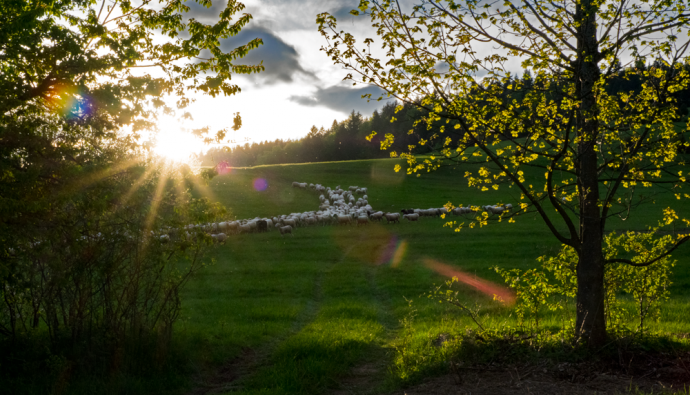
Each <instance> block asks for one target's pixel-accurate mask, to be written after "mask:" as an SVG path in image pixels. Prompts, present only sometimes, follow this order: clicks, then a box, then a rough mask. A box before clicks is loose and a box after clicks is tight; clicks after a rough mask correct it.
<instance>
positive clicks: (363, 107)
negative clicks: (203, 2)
mask: <svg viewBox="0 0 690 395" xmlns="http://www.w3.org/2000/svg"><path fill="white" fill-rule="evenodd" d="M225 1H226V0H220V1H214V4H213V6H212V7H211V8H209V9H207V8H203V7H201V6H198V5H196V4H193V3H192V2H191V1H189V2H187V4H188V5H190V6H191V7H192V9H191V11H190V14H189V16H190V17H194V18H196V19H198V20H200V21H202V22H206V23H211V21H212V18H214V17H217V15H218V13H219V12H220V11H221V10H222V9H223V7H224V6H225ZM358 3H359V1H358V0H345V1H327V0H326V1H324V0H321V1H309V0H307V1H305V0H281V1H278V0H248V1H244V4H245V5H246V9H245V11H244V12H246V13H249V14H251V15H252V16H253V20H252V21H251V22H250V23H249V24H248V25H246V26H245V27H244V28H243V29H242V31H241V32H240V34H238V35H237V36H235V37H231V38H230V39H227V40H224V41H223V42H222V43H221V47H222V48H223V49H226V50H230V49H232V48H235V47H237V46H239V45H243V44H245V43H247V42H248V41H250V40H252V39H254V38H256V37H259V38H261V39H262V40H263V46H261V47H259V48H257V49H255V50H252V51H251V52H250V53H249V54H248V55H247V56H246V57H245V58H243V59H242V60H240V61H238V62H236V63H238V64H257V63H259V62H261V61H263V64H264V66H265V71H264V72H262V73H259V74H253V75H251V76H247V75H236V76H234V77H233V80H232V82H234V83H236V84H237V85H239V86H240V88H241V89H242V92H241V93H238V94H236V95H234V96H229V97H223V96H217V97H215V98H211V97H206V96H197V97H196V102H195V103H194V104H192V105H191V106H190V107H189V108H188V109H187V111H189V112H190V113H191V114H192V117H193V120H191V121H185V123H184V124H180V122H179V121H177V120H174V119H170V118H168V119H166V118H163V119H161V120H160V124H159V127H160V129H161V132H163V134H159V137H158V140H159V142H160V144H161V145H164V144H166V143H165V140H168V145H174V144H173V142H172V141H171V140H175V141H181V140H184V141H186V142H187V143H186V144H185V146H186V147H187V149H189V148H190V147H194V149H195V150H202V149H203V146H202V145H201V144H199V143H195V142H194V141H192V140H191V139H189V138H188V137H184V136H181V135H180V134H179V133H178V130H179V129H180V127H184V128H200V127H203V126H209V127H210V129H211V131H215V130H218V129H222V128H228V129H229V127H230V126H232V116H233V114H234V113H236V112H239V113H240V115H241V117H242V125H243V126H242V128H241V129H240V130H239V131H237V132H233V131H232V130H230V129H229V130H230V133H229V135H228V139H229V140H230V145H232V142H235V143H244V142H260V141H265V140H275V139H283V140H287V139H297V138H300V137H303V136H305V135H306V134H307V133H308V132H309V130H310V129H311V127H312V126H316V127H318V128H320V127H322V126H323V127H324V128H326V129H328V128H329V127H330V126H331V124H332V123H333V121H334V120H338V121H342V120H344V119H346V118H347V117H348V115H349V114H350V112H352V110H355V111H357V112H360V113H361V114H362V115H363V116H365V117H369V116H371V114H372V113H373V112H374V110H376V109H378V108H381V107H382V106H383V105H384V104H385V102H377V101H375V100H372V101H371V102H367V100H366V99H362V98H361V96H362V95H363V94H365V93H371V94H372V96H373V97H378V95H379V94H381V93H382V91H381V90H380V89H378V88H375V87H371V86H361V85H357V86H352V82H345V81H343V78H344V77H345V75H346V74H347V72H346V71H345V70H343V69H342V68H341V67H340V66H335V65H333V62H332V61H331V60H330V59H329V57H328V56H327V55H326V54H325V52H323V51H320V48H321V47H322V46H323V45H325V44H326V40H325V39H324V38H323V37H322V36H321V35H320V34H319V32H318V30H317V25H316V15H317V14H318V13H321V12H330V13H331V14H333V15H335V16H336V17H337V19H338V21H339V24H340V26H339V27H342V28H344V29H346V30H348V31H350V32H352V33H354V34H355V35H356V36H357V37H359V38H360V39H363V38H364V36H365V35H366V36H367V37H373V36H374V34H373V32H372V31H371V26H370V21H369V19H368V18H366V17H355V16H352V15H350V14H349V11H350V10H352V9H354V8H357V5H358ZM178 146H179V144H178ZM180 149H181V148H180Z"/></svg>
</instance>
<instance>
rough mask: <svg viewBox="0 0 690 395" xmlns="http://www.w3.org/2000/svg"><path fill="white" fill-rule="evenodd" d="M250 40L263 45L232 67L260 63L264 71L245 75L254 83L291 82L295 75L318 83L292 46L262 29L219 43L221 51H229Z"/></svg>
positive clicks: (258, 27) (245, 32) (253, 28)
mask: <svg viewBox="0 0 690 395" xmlns="http://www.w3.org/2000/svg"><path fill="white" fill-rule="evenodd" d="M254 38H260V39H262V40H263V43H264V44H263V45H261V46H259V47H258V48H256V49H253V50H251V51H249V53H248V54H247V56H245V57H244V58H242V59H239V60H237V61H236V62H235V64H247V65H251V64H259V63H261V61H263V62H264V63H263V64H264V67H265V70H264V71H263V72H261V73H259V74H252V75H250V76H245V77H246V78H249V79H251V80H254V81H255V82H257V83H261V84H264V85H272V84H276V83H279V82H284V83H290V82H294V80H295V76H296V75H301V76H302V77H305V78H307V79H310V80H312V81H313V80H318V77H316V75H315V74H314V73H312V72H311V71H307V70H305V69H304V67H302V65H301V64H300V62H299V53H297V50H296V49H295V47H293V46H292V45H289V44H287V43H286V42H285V41H283V40H282V39H281V38H280V37H278V36H277V35H276V34H274V33H273V32H271V31H270V30H269V29H267V28H265V27H263V26H254V27H246V28H244V29H242V31H241V32H240V33H239V34H238V35H237V36H234V37H232V38H229V39H226V40H224V41H223V42H222V43H221V49H223V50H224V51H228V50H231V49H232V48H234V47H237V46H239V45H244V44H246V43H247V42H249V41H251V40H253V39H254Z"/></svg>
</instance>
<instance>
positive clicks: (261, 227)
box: [256, 220, 268, 233]
mask: <svg viewBox="0 0 690 395" xmlns="http://www.w3.org/2000/svg"><path fill="white" fill-rule="evenodd" d="M256 224H257V230H258V231H259V233H262V232H268V222H266V221H264V220H259V221H256Z"/></svg>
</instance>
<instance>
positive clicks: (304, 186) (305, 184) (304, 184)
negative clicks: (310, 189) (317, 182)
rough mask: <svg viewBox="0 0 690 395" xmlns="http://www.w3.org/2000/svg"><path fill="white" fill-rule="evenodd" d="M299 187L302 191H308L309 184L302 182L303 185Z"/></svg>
mask: <svg viewBox="0 0 690 395" xmlns="http://www.w3.org/2000/svg"><path fill="white" fill-rule="evenodd" d="M299 187H300V188H301V189H307V183H306V182H302V183H300V184H299Z"/></svg>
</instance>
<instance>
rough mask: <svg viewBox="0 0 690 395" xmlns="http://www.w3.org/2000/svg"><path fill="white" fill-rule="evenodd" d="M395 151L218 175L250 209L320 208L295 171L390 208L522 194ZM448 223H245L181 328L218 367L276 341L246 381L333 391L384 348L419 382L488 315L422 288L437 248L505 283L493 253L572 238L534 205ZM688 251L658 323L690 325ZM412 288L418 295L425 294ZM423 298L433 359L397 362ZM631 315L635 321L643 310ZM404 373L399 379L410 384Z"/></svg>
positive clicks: (417, 343) (470, 295)
mask: <svg viewBox="0 0 690 395" xmlns="http://www.w3.org/2000/svg"><path fill="white" fill-rule="evenodd" d="M394 163H395V162H394V161H393V160H379V161H353V162H336V163H322V164H304V165H295V166H262V167H258V168H253V169H233V170H232V171H231V172H230V173H229V174H226V175H222V176H218V177H216V178H214V179H213V180H212V181H211V183H210V185H209V188H210V189H211V190H212V191H213V193H214V194H215V196H216V197H217V198H218V200H219V201H221V202H222V203H223V204H225V205H227V206H228V207H229V208H230V209H231V211H232V215H233V217H237V218H253V217H255V216H270V215H279V214H289V213H291V212H300V211H306V210H314V209H315V208H316V206H317V201H318V200H317V198H316V195H315V194H313V193H312V192H309V191H303V190H299V189H297V188H292V187H291V183H292V182H293V181H303V182H314V183H322V184H325V185H328V186H331V187H334V186H335V185H338V184H339V185H341V186H342V187H347V186H349V185H358V186H367V187H368V188H369V196H370V199H369V201H370V202H371V204H372V206H374V208H375V209H382V210H385V211H398V210H400V209H401V208H417V207H419V208H428V207H439V206H441V205H442V204H444V203H446V202H448V201H451V202H453V203H454V204H456V205H457V204H461V203H462V204H465V205H467V204H475V205H480V204H489V203H495V202H505V203H513V204H515V202H516V201H518V200H519V194H517V193H515V192H514V191H512V189H503V190H499V191H498V192H493V191H492V192H490V193H482V192H478V191H476V190H473V189H469V188H468V187H467V185H466V182H465V181H464V179H463V178H462V177H460V176H459V174H461V171H460V170H459V169H443V170H441V171H438V172H436V173H431V174H428V175H426V174H425V175H424V176H423V177H420V178H417V177H407V176H404V175H401V174H396V173H395V172H393V170H392V168H393V164H394ZM528 176H533V177H534V179H535V180H537V179H538V178H539V175H536V174H535V175H528ZM542 177H543V175H542ZM257 178H263V179H266V180H267V181H268V188H267V189H266V190H264V191H258V190H256V189H254V187H253V185H254V184H253V180H255V179H257ZM683 204H685V206H681V207H678V210H677V211H679V212H687V210H688V207H686V206H687V203H683ZM669 205H674V207H677V203H676V201H675V200H674V199H672V198H668V197H662V198H659V199H658V200H657V202H656V204H654V205H648V206H645V207H644V209H641V210H638V211H636V212H635V213H634V215H633V217H632V218H631V219H630V220H628V221H620V220H612V227H613V228H617V229H620V230H625V229H630V228H631V227H632V228H633V229H636V230H642V229H637V228H638V227H640V226H641V225H642V224H644V223H650V221H651V222H652V223H654V220H655V219H656V218H659V215H660V213H661V210H662V209H663V208H664V207H667V206H669ZM451 218H453V217H451ZM443 223H444V220H441V219H427V220H422V221H421V222H420V223H405V222H403V223H401V224H399V225H390V226H388V225H369V226H368V227H366V228H364V227H363V228H359V229H357V228H355V227H311V228H297V229H296V230H295V237H294V238H293V237H287V238H281V237H280V235H279V234H278V233H277V232H269V233H265V234H250V235H240V236H233V237H231V238H230V239H229V241H228V242H227V243H226V245H224V246H220V247H218V248H217V249H216V251H215V252H214V257H215V258H216V260H217V263H216V264H215V265H213V266H211V267H209V268H207V269H206V270H204V271H203V272H202V273H200V274H199V275H197V277H196V278H195V279H194V280H193V281H192V282H191V283H190V284H189V287H188V288H187V289H186V290H185V295H184V298H183V300H184V304H183V306H184V311H183V321H182V322H181V324H180V325H178V327H177V332H176V333H177V335H178V339H187V338H189V339H195V340H194V341H193V342H194V343H193V344H195V346H194V350H195V352H196V355H197V357H196V359H195V360H196V361H204V362H200V365H199V366H205V367H206V368H209V367H212V366H217V365H218V364H220V363H222V362H223V361H227V360H228V359H231V358H233V357H234V356H237V355H241V350H242V349H243V348H244V347H249V348H251V349H256V350H260V351H261V352H263V353H264V354H263V355H265V358H267V359H266V360H265V363H266V364H268V365H267V366H264V367H262V366H256V367H255V369H254V370H252V372H253V373H252V374H250V375H249V376H246V377H243V378H242V379H241V380H240V381H239V382H238V383H236V384H235V385H236V387H237V388H242V389H243V391H245V392H246V393H323V392H324V391H327V390H326V389H328V388H336V387H338V385H339V384H338V383H339V381H340V379H341V378H342V377H343V375H344V374H346V372H347V371H348V369H349V368H350V367H352V366H353V365H355V364H357V363H359V361H362V360H366V359H367V357H368V356H371V355H376V356H377V358H383V359H384V360H385V361H386V364H387V366H389V369H390V371H391V372H393V376H395V377H397V379H396V380H401V379H402V378H403V376H405V375H406V376H405V377H407V379H405V380H407V381H406V382H413V381H414V380H417V379H419V378H420V377H424V375H428V374H433V373H434V372H441V371H445V369H447V365H446V364H445V358H447V355H446V354H444V353H446V352H447V350H445V349H443V348H438V347H434V346H432V342H433V340H434V339H436V338H437V337H438V335H439V334H442V333H443V334H455V335H457V334H460V333H464V331H465V330H466V329H468V328H474V324H473V323H472V322H471V321H470V320H469V319H468V318H467V317H465V316H464V315H462V314H461V312H460V311H458V309H456V308H452V307H450V306H447V305H442V304H438V303H434V302H432V301H431V300H429V299H427V298H425V297H420V296H422V295H424V294H425V293H427V292H428V291H429V290H430V289H431V287H432V285H433V284H439V283H441V282H443V281H444V280H445V279H446V278H445V277H444V276H442V275H439V274H438V273H435V272H434V271H432V270H430V269H429V267H428V266H427V265H425V264H424V261H425V259H428V258H431V259H434V260H436V261H438V262H441V263H444V264H447V265H451V266H454V267H457V268H459V269H462V270H463V272H465V273H467V274H468V275H470V276H476V277H477V278H481V279H485V280H488V281H493V282H495V283H498V284H502V280H501V278H500V276H498V275H497V274H496V273H495V271H494V270H493V269H492V267H494V266H501V267H505V268H520V269H526V268H532V267H535V266H536V265H537V262H536V258H537V257H539V256H541V255H547V254H554V253H555V252H556V251H558V248H559V243H558V242H557V241H556V239H555V238H554V237H553V235H552V234H551V233H550V231H549V230H548V229H547V228H546V227H545V226H544V224H543V222H542V221H541V220H540V219H539V218H537V217H536V216H534V215H526V216H524V217H520V218H518V220H517V222H516V223H514V224H509V223H506V222H503V223H500V224H498V223H494V224H490V225H489V226H487V227H482V228H475V229H464V230H463V231H462V232H459V233H455V232H453V231H451V230H450V229H448V228H444V227H442V224H443ZM391 240H393V241H394V242H393V243H391ZM402 242H405V244H406V246H407V247H406V252H405V253H404V254H401V257H399V260H398V262H397V265H395V266H394V265H392V264H391V261H387V262H381V260H380V259H379V258H380V256H381V251H383V250H385V249H386V248H388V246H389V245H391V244H392V245H394V246H395V245H396V243H397V245H400V243H402ZM674 259H676V260H678V264H677V265H676V267H675V269H674V273H675V274H674V277H673V281H674V284H673V285H672V288H671V300H670V301H669V302H668V303H667V304H666V305H665V307H664V309H663V310H662V313H661V318H660V321H659V322H654V321H650V322H649V325H650V328H651V329H652V330H654V331H659V332H666V333H688V332H690V323H689V322H688V321H687V320H686V319H685V318H684V317H686V316H687V313H688V311H687V310H688V307H687V306H688V304H687V302H688V296H690V271H689V270H688V267H689V266H688V264H690V254H684V253H683V252H682V250H679V253H677V254H674ZM463 294H464V295H465V298H466V300H467V301H468V302H470V303H475V302H476V303H478V304H480V305H481V306H483V307H482V310H481V319H482V320H483V322H484V323H485V324H486V326H491V327H497V326H501V325H506V326H515V325H517V318H516V317H515V315H514V314H513V315H511V314H510V311H509V310H508V309H505V308H501V307H500V306H497V305H495V304H494V303H493V302H491V300H490V298H489V297H487V296H486V295H483V294H482V293H480V292H478V291H476V290H474V289H472V288H466V289H464V291H463ZM408 300H412V307H411V308H410V306H409V304H408ZM411 309H414V310H416V311H415V313H414V315H415V318H414V320H413V321H412V323H411V324H410V335H409V345H408V346H407V347H408V351H409V352H411V353H412V356H414V357H415V358H418V359H419V361H421V362H420V363H419V364H417V365H414V366H413V367H411V368H410V369H411V370H409V369H408V370H407V371H405V372H403V371H401V370H399V369H398V368H397V367H396V366H397V365H396V363H395V355H397V354H396V352H395V347H399V345H400V342H401V341H402V340H404V338H405V333H406V332H405V330H404V328H403V327H401V325H400V324H399V321H400V320H402V319H403V318H405V317H408V316H409V315H410V313H411V311H412V310H411ZM562 318H563V317H562V316H561V315H559V314H555V313H548V314H545V316H544V318H543V321H542V323H541V326H543V327H544V328H557V327H559V326H561V325H562V323H563V320H562ZM629 324H630V325H631V327H634V322H632V321H631V322H630V323H629ZM200 369H202V368H200ZM202 370H203V369H202ZM415 372H416V373H415ZM387 374H388V373H387V372H386V370H385V369H384V370H383V371H381V372H380V376H381V377H380V378H381V380H382V381H383V380H384V378H385V377H388V376H387ZM396 375H397V376H396ZM396 380H393V384H392V385H398V384H396V383H399V381H396ZM410 380H412V381H410Z"/></svg>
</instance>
